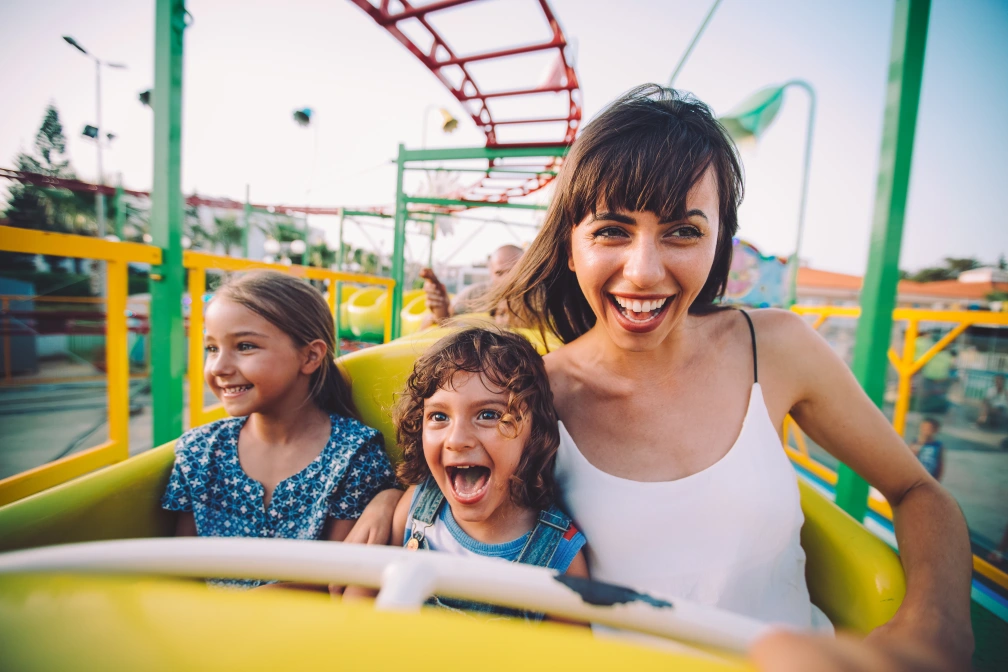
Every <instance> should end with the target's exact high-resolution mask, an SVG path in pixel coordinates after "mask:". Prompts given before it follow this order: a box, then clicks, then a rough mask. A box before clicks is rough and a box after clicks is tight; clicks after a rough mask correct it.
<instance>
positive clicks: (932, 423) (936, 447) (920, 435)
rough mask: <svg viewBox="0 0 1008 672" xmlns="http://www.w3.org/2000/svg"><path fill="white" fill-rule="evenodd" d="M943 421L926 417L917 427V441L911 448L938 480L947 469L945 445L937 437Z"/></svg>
mask: <svg viewBox="0 0 1008 672" xmlns="http://www.w3.org/2000/svg"><path fill="white" fill-rule="evenodd" d="M940 429H941V423H939V422H938V421H937V420H935V419H934V418H924V419H923V420H921V424H920V427H919V428H918V429H917V441H916V442H915V443H914V444H913V445H912V446H910V449H911V450H912V451H913V452H914V455H916V456H917V459H918V460H920V463H921V464H922V465H924V468H925V469H927V472H928V473H929V474H931V475H932V476H933V477H934V479H935V480H936V481H940V480H941V477H942V472H943V471H945V446H943V445H942V442H941V441H939V440H938V439H937V438H936V437H937V435H938V430H940Z"/></svg>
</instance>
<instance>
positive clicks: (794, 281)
mask: <svg viewBox="0 0 1008 672" xmlns="http://www.w3.org/2000/svg"><path fill="white" fill-rule="evenodd" d="M789 86H797V87H799V88H802V89H804V90H805V92H806V93H807V94H808V96H809V117H808V127H807V129H806V131H805V159H804V164H803V166H804V167H803V176H802V187H801V202H800V203H799V205H798V235H797V240H795V248H794V254H792V255H791V258H790V259H788V266H789V267H790V268H789V269H788V270H789V271H790V275H789V283H788V285H789V286H788V307H789V308H790V307H791V306H793V305H795V303H797V302H798V265H799V263H800V262H801V259H800V256H799V255H800V254H801V244H802V236H803V235H804V233H805V208H806V203H807V201H808V183H809V174H810V173H811V171H812V136H813V130H814V128H815V115H816V94H815V89H813V88H812V85H811V84H809V83H808V82H806V81H804V80H801V79H793V80H791V81H790V82H786V83H785V84H784V85H783V86H781V88H782V89H784V88H787V87H789Z"/></svg>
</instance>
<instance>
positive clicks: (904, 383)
mask: <svg viewBox="0 0 1008 672" xmlns="http://www.w3.org/2000/svg"><path fill="white" fill-rule="evenodd" d="M791 310H793V311H794V312H796V313H798V314H799V315H813V316H815V321H814V322H813V323H812V326H813V328H815V329H818V328H819V327H821V326H822V325H823V324H824V323H825V322H826V320H828V319H829V318H831V317H846V318H857V317H858V316H859V315H860V314H861V309H860V308H859V307H857V306H853V307H847V306H843V307H842V306H793V307H792V308H791ZM893 322H906V329H905V331H904V334H903V354H902V355H900V354H898V353H897V352H896V351H895V350H893V349H892V348H890V349H889V363H890V364H892V365H893V368H894V369H896V373H897V375H898V377H899V383H898V387H897V394H896V403H895V406H894V409H893V428H894V429H895V430H896V431H897V432H898V433H899V435H900V436H903V435H904V434H905V432H906V419H907V413H908V411H909V410H910V397H911V389H912V388H911V381H912V379H913V376H914V374H916V373H917V372H919V371H920V370H921V369H922V368H924V366H925V365H926V364H927V363H928V362H929V361H931V360H932V359H933V358H934V356H935V355H937V354H938V353H939V352H941V351H942V350H944V349H945V348H946V347H947V346H948V345H949V344H950V343H951V342H952V341H954V340H955V339H956V338H957V337H958V336H960V335H961V334H962V333H963V332H964V331H966V329H968V328H969V327H971V326H973V325H975V324H983V325H994V326H1008V313H1003V312H1002V313H992V312H988V311H979V310H976V311H974V310H969V311H960V310H924V309H919V308H897V309H896V310H894V311H893ZM921 322H937V323H945V324H954V325H955V326H953V327H952V329H951V330H949V332H948V333H947V334H945V336H943V337H942V338H941V339H939V340H938V341H937V342H936V343H935V344H934V345H932V346H931V347H930V348H928V350H927V351H925V352H924V353H923V354H922V355H920V356H919V357H918V356H917V354H916V353H917V337H918V335H919V327H920V323H921ZM782 440H783V443H784V451H785V452H786V453H787V455H788V457H789V458H791V460H792V461H793V462H794V463H795V464H797V465H799V466H801V467H802V468H803V469H805V470H807V471H808V472H810V473H812V474H814V475H816V476H817V477H819V478H821V479H822V480H823V481H825V482H827V483H829V484H830V485H834V486H835V485H836V482H837V474H836V472H835V471H833V470H832V469H830V468H828V467H826V466H824V465H823V464H820V463H819V462H817V461H815V460H814V459H812V457H811V456H810V455H809V452H808V447H807V446H806V444H805V436H804V434H802V431H801V429H800V428H799V427H798V424H797V423H796V422H795V421H794V420H793V419H792V418H791V416H790V415H789V416H787V417H785V418H784V426H783V429H782ZM792 440H793V441H794V444H795V447H792V446H791V441H792ZM868 506H869V508H871V510H872V511H874V512H875V513H877V514H879V515H881V516H884V517H885V518H887V519H889V520H892V517H893V512H892V507H891V506H890V505H889V502H887V501H886V500H885V499H884V498H881V497H876V496H875V495H874V493H873V495H872V496H871V497H870V498H869V500H868ZM973 569H974V570H975V571H976V572H977V573H978V574H981V575H983V576H985V577H986V578H988V579H990V580H991V581H993V582H995V583H997V584H998V585H1000V586H1001V587H1002V588H1008V574H1005V573H1004V572H1002V571H1001V570H999V569H998V568H996V567H994V566H993V565H991V564H990V563H988V562H987V561H986V560H984V559H983V558H980V557H978V556H973Z"/></svg>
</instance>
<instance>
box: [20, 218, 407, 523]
mask: <svg viewBox="0 0 1008 672" xmlns="http://www.w3.org/2000/svg"><path fill="white" fill-rule="evenodd" d="M0 250H5V251H9V252H19V253H24V254H44V255H52V256H60V257H76V258H80V259H93V260H96V261H104V262H105V263H106V273H105V277H106V280H105V296H106V297H107V298H106V299H81V300H79V301H74V302H79V303H95V302H102V301H104V302H105V303H106V325H105V339H106V340H105V351H106V355H105V356H106V366H107V369H106V371H107V380H108V386H107V387H108V391H107V395H108V424H109V440H108V441H106V442H105V443H103V444H101V445H99V446H95V447H94V448H89V449H87V450H83V451H81V452H79V453H74V454H73V455H69V456H67V457H64V458H61V459H59V460H55V461H53V462H49V463H47V464H44V465H42V466H39V467H36V468H34V469H30V470H28V471H25V472H22V473H20V474H15V475H14V476H10V477H8V478H5V479H2V480H0V506H2V505H4V504H9V503H10V502H13V501H16V500H18V499H21V498H22V497H27V496H28V495H31V494H34V493H36V492H41V491H42V490H45V489H47V488H51V487H52V486H54V485H59V484H60V483H64V482H66V481H68V480H70V479H72V478H76V477H77V476H81V475H83V474H86V473H88V472H91V471H94V470H95V469H99V468H101V467H104V466H107V465H109V464H114V463H116V462H120V461H122V460H125V459H126V458H127V457H128V456H129V355H128V352H127V347H126V346H127V333H128V332H127V324H126V301H127V287H128V286H127V267H128V265H129V264H130V263H146V264H152V265H158V264H160V263H161V250H160V249H159V248H157V247H154V246H152V245H143V244H140V243H123V242H110V241H107V240H102V239H100V238H91V237H87V236H74V235H69V234H62V233H46V232H42V231H34V230H31V229H20V228H14V227H7V226H0ZM183 265H184V266H185V267H186V268H187V269H188V272H189V290H190V295H191V297H192V306H191V315H190V324H189V334H190V338H189V382H190V388H189V403H190V410H189V419H190V423H191V426H197V425H200V424H204V423H206V422H210V421H212V420H214V419H217V418H219V417H222V416H223V409H221V408H220V407H219V406H215V407H211V408H204V407H203V402H204V400H203V339H202V334H203V296H204V293H205V291H206V271H207V269H214V270H221V271H246V270H250V269H254V268H268V269H273V270H277V271H281V272H284V273H290V274H292V275H296V276H298V277H302V278H306V279H310V280H322V281H327V282H329V290H330V291H329V308H330V310H332V312H333V314H334V315H335V314H336V310H337V309H338V294H337V292H336V286H337V283H338V282H352V283H360V284H368V285H381V286H383V287H385V288H386V291H387V294H388V296H387V297H386V315H385V340H386V341H388V340H389V338H390V334H391V324H392V320H391V311H392V300H391V298H392V297H391V293H392V288H393V287H394V286H395V282H394V281H393V280H391V279H389V278H382V277H377V276H371V275H361V274H356V273H339V272H335V271H329V270H326V269H321V268H311V267H307V266H285V265H281V264H266V263H261V262H255V261H249V260H247V259H235V258H232V257H223V256H215V255H211V254H203V253H200V252H186V253H185V254H184V256H183ZM15 298H20V297H15ZM35 300H39V298H38V297H35ZM54 300H55V299H54ZM61 300H62V301H64V302H65V301H66V297H63V298H62V299H61ZM3 307H4V308H5V309H6V307H7V306H6V305H4V306H3ZM6 326H7V325H5V327H6ZM9 354H10V353H9V346H8V347H7V349H6V350H5V356H7V357H8V358H9ZM5 363H8V362H5ZM10 368H11V367H10V366H9V363H8V366H7V367H6V370H7V371H9V370H10Z"/></svg>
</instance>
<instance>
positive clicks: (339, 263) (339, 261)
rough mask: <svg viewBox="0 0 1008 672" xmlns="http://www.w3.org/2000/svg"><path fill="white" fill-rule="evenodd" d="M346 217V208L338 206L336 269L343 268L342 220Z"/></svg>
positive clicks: (340, 269)
mask: <svg viewBox="0 0 1008 672" xmlns="http://www.w3.org/2000/svg"><path fill="white" fill-rule="evenodd" d="M345 219H346V210H344V209H343V208H340V211H339V229H338V231H339V248H338V249H339V254H337V255H336V270H337V271H342V270H343V221H344V220H345Z"/></svg>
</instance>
